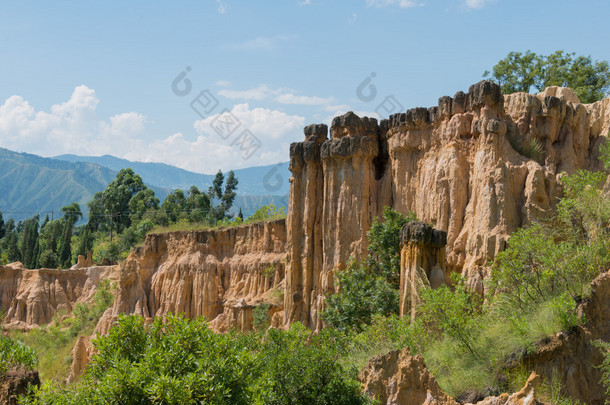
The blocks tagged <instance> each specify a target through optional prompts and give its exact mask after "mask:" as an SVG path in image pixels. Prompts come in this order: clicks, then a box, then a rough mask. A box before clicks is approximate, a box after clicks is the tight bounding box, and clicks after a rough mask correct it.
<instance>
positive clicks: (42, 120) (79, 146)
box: [0, 86, 146, 156]
mask: <svg viewBox="0 0 610 405" xmlns="http://www.w3.org/2000/svg"><path fill="white" fill-rule="evenodd" d="M98 102H99V100H98V99H97V97H96V95H95V91H94V90H93V89H90V88H88V87H87V86H78V87H76V88H75V89H74V92H73V93H72V95H71V96H70V99H69V100H68V101H66V102H64V103H60V104H55V105H53V106H51V108H50V111H49V112H46V111H35V109H34V108H33V107H32V106H31V105H30V104H29V103H28V101H26V100H24V99H23V98H22V97H20V96H11V97H9V98H8V99H7V100H6V101H5V102H4V104H3V105H1V106H0V143H1V144H2V146H3V147H6V148H8V149H11V150H19V151H27V152H30V153H36V154H40V155H43V156H52V155H56V154H61V153H75V154H81V155H83V154H95V155H99V154H103V153H111V152H114V151H115V150H114V149H113V146H117V145H118V144H120V143H127V142H129V141H130V140H131V139H132V136H133V135H136V134H137V133H139V132H141V131H143V129H144V123H145V121H146V119H145V117H144V116H143V115H141V114H139V113H136V112H129V113H123V114H118V115H115V116H113V117H110V118H109V119H108V120H107V121H104V120H100V119H98V118H97V117H96V108H97V105H98ZM125 146H127V145H125Z"/></svg>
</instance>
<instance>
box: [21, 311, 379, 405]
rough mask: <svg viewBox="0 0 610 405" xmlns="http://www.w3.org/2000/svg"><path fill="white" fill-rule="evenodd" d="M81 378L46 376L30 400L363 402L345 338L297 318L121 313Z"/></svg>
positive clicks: (92, 403) (91, 404)
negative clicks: (226, 325) (243, 329)
mask: <svg viewBox="0 0 610 405" xmlns="http://www.w3.org/2000/svg"><path fill="white" fill-rule="evenodd" d="M94 346H95V348H96V349H97V351H98V354H97V355H95V356H94V358H93V360H92V362H91V364H90V365H89V367H88V369H87V372H86V374H85V375H84V377H83V378H82V380H81V381H80V382H78V383H77V384H75V385H72V386H69V387H67V388H64V387H62V386H60V385H58V384H45V385H44V386H43V387H42V388H41V389H39V390H35V392H34V395H35V398H34V399H31V400H30V399H26V400H25V401H26V402H25V403H32V404H49V403H61V404H78V405H85V404H86V405H95V404H200V403H201V404H218V405H220V404H223V405H224V404H236V405H239V404H255V405H267V404H277V405H280V404H312V405H316V404H320V405H322V404H354V405H357V404H365V403H368V399H367V398H366V396H364V395H363V394H361V393H360V389H359V387H360V385H359V383H358V381H357V380H356V378H355V373H354V371H353V370H348V369H346V368H344V367H343V366H342V365H341V363H340V362H339V359H340V357H341V354H342V353H344V350H345V348H346V341H345V339H344V338H342V337H341V336H340V335H338V334H336V333H333V332H332V331H327V332H322V333H320V334H319V335H314V334H313V333H312V332H311V331H309V330H308V329H306V328H304V327H303V326H301V325H298V324H297V325H293V326H292V327H291V329H290V330H289V331H280V330H269V331H268V332H266V334H265V335H264V336H263V335H259V334H251V335H243V334H237V333H227V334H218V333H215V332H213V331H212V330H211V329H209V328H208V325H207V323H206V322H205V321H203V320H187V319H184V318H182V317H179V316H173V315H168V316H167V317H166V318H156V319H155V321H154V322H153V323H152V324H151V325H146V324H145V322H144V319H143V318H141V317H138V316H121V317H119V319H118V323H117V324H116V325H115V326H114V327H113V328H111V329H110V332H109V334H108V335H107V336H104V337H101V338H99V339H97V340H95V341H94Z"/></svg>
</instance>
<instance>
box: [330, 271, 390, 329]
mask: <svg viewBox="0 0 610 405" xmlns="http://www.w3.org/2000/svg"><path fill="white" fill-rule="evenodd" d="M336 279H337V283H338V284H339V293H338V294H334V295H331V296H329V297H327V298H326V304H327V306H326V309H325V311H324V313H323V318H324V321H325V322H326V323H328V325H329V326H332V327H334V328H337V329H340V330H350V329H352V328H354V329H356V330H361V329H362V327H363V325H367V324H370V323H371V321H372V319H373V316H374V315H377V314H381V315H390V314H395V313H397V312H398V303H399V295H398V290H397V289H395V288H392V287H391V286H390V285H389V284H388V283H387V282H386V280H385V278H384V277H383V276H380V275H377V274H374V273H373V272H371V270H370V269H369V268H368V267H366V266H364V265H361V264H358V263H356V262H355V261H352V262H350V264H349V265H348V267H347V269H345V270H343V271H341V272H339V273H338V274H337V275H336Z"/></svg>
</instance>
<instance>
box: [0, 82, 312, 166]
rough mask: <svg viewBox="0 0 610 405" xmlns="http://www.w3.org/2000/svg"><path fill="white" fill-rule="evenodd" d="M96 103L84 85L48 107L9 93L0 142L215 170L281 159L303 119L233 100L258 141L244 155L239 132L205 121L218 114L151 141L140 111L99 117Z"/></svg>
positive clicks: (2, 108)
mask: <svg viewBox="0 0 610 405" xmlns="http://www.w3.org/2000/svg"><path fill="white" fill-rule="evenodd" d="M98 103H99V100H98V99H97V97H96V95H95V91H94V90H93V89H89V88H88V87H86V86H79V87H76V88H75V89H74V92H73V93H72V95H71V97H70V99H69V100H68V101H66V102H64V103H60V104H56V105H54V106H52V107H51V108H50V110H49V111H48V112H46V111H36V110H35V108H34V107H32V106H31V105H30V104H29V103H28V101H26V100H25V99H23V98H22V97H20V96H12V97H9V98H8V99H6V101H5V102H4V104H0V146H1V147H4V148H7V149H10V150H16V151H25V152H29V153H34V154H37V155H42V156H56V155H60V154H64V153H73V154H77V155H94V156H100V155H104V154H110V155H114V156H117V157H121V158H125V159H129V160H137V161H147V162H163V163H168V164H171V165H175V166H178V167H182V168H184V169H188V170H193V171H199V172H206V173H214V172H216V171H217V170H218V169H222V170H229V169H237V168H243V167H249V166H255V165H265V164H272V163H276V162H279V161H286V160H287V159H288V152H289V146H290V143H291V142H294V141H297V140H301V138H302V128H303V126H304V125H305V118H304V117H301V116H298V115H288V114H286V113H284V112H282V111H277V110H271V109H265V108H250V106H249V105H248V104H238V105H235V106H234V107H233V109H232V110H231V113H232V114H233V115H234V116H235V117H236V118H237V119H238V120H239V122H240V123H241V125H240V127H239V130H240V131H243V130H244V129H248V130H249V131H250V133H251V134H252V135H253V136H255V137H256V138H257V139H258V140H259V141H260V144H261V146H260V148H258V149H257V150H256V151H255V153H253V154H252V156H250V157H249V158H248V159H243V155H244V150H243V148H241V146H240V145H239V144H232V143H234V142H235V138H236V137H237V135H239V134H240V133H241V132H240V131H236V133H235V134H233V136H231V137H228V138H227V139H223V138H222V137H220V136H219V135H218V134H216V133H215V132H214V130H213V129H212V127H211V126H210V124H211V123H212V121H213V120H214V119H216V118H218V114H217V115H215V116H212V117H208V118H207V119H205V120H200V121H196V122H195V124H194V127H195V130H196V132H197V135H196V136H195V137H194V139H189V138H188V137H187V136H185V135H183V134H182V133H175V134H172V135H170V136H168V137H166V138H164V139H159V140H151V139H150V138H149V137H148V136H147V132H148V131H147V128H146V127H147V124H148V121H147V119H146V117H145V116H143V115H142V114H140V113H137V112H126V113H122V114H116V115H114V116H112V117H109V118H107V119H100V118H99V117H97V115H96V108H97V105H98Z"/></svg>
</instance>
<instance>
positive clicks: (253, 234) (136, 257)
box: [96, 220, 286, 334]
mask: <svg viewBox="0 0 610 405" xmlns="http://www.w3.org/2000/svg"><path fill="white" fill-rule="evenodd" d="M285 257H286V226H285V222H284V220H278V221H268V222H261V223H256V224H251V225H244V226H239V227H235V228H226V229H214V230H203V231H190V232H170V233H165V234H150V235H148V236H147V237H146V240H145V241H144V245H143V246H142V247H138V248H134V249H133V250H132V251H131V253H130V255H129V257H128V258H127V259H126V260H125V262H124V263H122V264H121V265H120V271H119V280H118V286H117V295H116V299H115V302H114V305H113V307H112V308H111V309H109V310H107V311H106V312H105V313H104V315H103V316H102V318H101V319H100V322H99V323H98V326H97V328H96V332H98V333H102V334H105V333H107V331H108V329H109V328H110V326H111V325H112V323H113V321H114V320H115V319H116V318H117V317H118V315H119V314H123V313H125V314H139V315H142V316H143V317H145V318H153V317H157V316H163V315H166V314H168V313H175V314H178V313H179V314H182V315H184V316H186V317H189V318H196V317H205V318H206V319H208V320H209V321H210V322H211V326H212V328H214V329H215V330H218V331H227V330H229V329H231V328H235V329H237V330H243V331H245V330H250V329H251V322H252V309H253V308H254V306H255V305H257V304H259V303H261V302H270V303H275V304H276V306H275V307H272V309H271V310H270V312H271V313H270V315H273V312H276V311H277V310H278V308H277V304H278V303H279V302H281V295H282V292H283V290H284V274H285ZM276 319H277V317H276ZM276 322H277V321H276ZM276 326H278V325H276Z"/></svg>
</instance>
